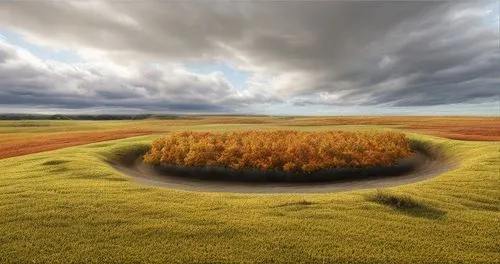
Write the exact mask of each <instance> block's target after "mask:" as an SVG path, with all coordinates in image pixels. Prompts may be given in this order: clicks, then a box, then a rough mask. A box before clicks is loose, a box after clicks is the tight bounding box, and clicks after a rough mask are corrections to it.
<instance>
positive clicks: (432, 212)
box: [366, 190, 446, 220]
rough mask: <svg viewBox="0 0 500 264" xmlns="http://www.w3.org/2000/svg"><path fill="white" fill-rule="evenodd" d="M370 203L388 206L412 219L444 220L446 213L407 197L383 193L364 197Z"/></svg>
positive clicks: (379, 192) (378, 192)
mask: <svg viewBox="0 0 500 264" xmlns="http://www.w3.org/2000/svg"><path fill="white" fill-rule="evenodd" d="M366 199H367V200H368V201H370V202H375V203H378V204H381V205H385V206H389V207H391V208H392V209H394V210H396V211H398V212H401V213H404V214H406V215H409V216H413V217H422V218H427V219H432V220H440V219H444V217H445V216H446V211H444V210H441V209H438V208H434V207H432V206H429V205H426V204H425V203H423V202H420V201H417V200H415V199H414V198H412V197H410V196H408V195H397V194H391V193H388V192H385V191H380V190H379V191H377V192H376V193H373V194H370V195H368V196H366Z"/></svg>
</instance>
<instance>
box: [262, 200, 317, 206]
mask: <svg viewBox="0 0 500 264" xmlns="http://www.w3.org/2000/svg"><path fill="white" fill-rule="evenodd" d="M313 204H316V203H315V202H310V201H307V200H300V201H297V202H286V203H282V204H278V205H274V206H271V207H285V206H308V205H313Z"/></svg>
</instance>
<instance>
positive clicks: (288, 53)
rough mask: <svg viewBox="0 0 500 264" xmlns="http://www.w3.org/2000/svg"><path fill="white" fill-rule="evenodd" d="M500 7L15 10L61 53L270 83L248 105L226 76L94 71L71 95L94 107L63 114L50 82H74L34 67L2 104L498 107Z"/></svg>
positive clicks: (10, 17) (50, 5) (1, 59)
mask: <svg viewBox="0 0 500 264" xmlns="http://www.w3.org/2000/svg"><path fill="white" fill-rule="evenodd" d="M495 5H496V6H495ZM497 5H498V4H497V3H495V2H474V3H472V2H428V1H414V2H409V1H403V2H392V1H391V2H378V1H373V2H372V1H368V2H364V1H359V2H358V1H354V2H337V1H335V2H282V1H277V2H238V3H235V2H232V3H223V2H212V1H211V2H205V3H200V2H197V3H193V2H191V3H185V2H184V3H178V2H143V1H141V2H106V3H102V2H91V3H90V4H83V3H75V2H3V3H0V23H1V24H3V25H5V26H6V27H9V28H12V29H15V30H18V31H21V32H24V33H25V34H27V35H28V36H34V37H37V38H39V39H41V40H43V41H44V42H46V43H48V44H49V45H55V46H62V47H69V48H72V49H80V50H84V49H88V48H92V49H95V50H98V51H101V52H104V53H105V54H106V55H107V56H109V58H110V59H111V60H113V61H114V62H116V63H128V62H130V61H134V62H141V63H144V62H147V61H151V60H154V61H168V62H171V63H185V62H192V61H220V60H222V61H225V62H228V63H230V64H232V65H234V66H235V67H238V68H241V69H245V70H248V71H250V72H251V73H252V74H253V76H252V80H258V81H257V82H255V83H250V84H249V88H248V91H245V94H244V95H241V94H238V93H236V92H234V91H233V90H231V87H230V85H229V84H228V83H227V82H225V81H224V78H223V77H222V76H219V77H213V78H209V77H206V76H205V77H203V76H199V75H191V74H188V73H183V74H180V75H179V73H176V72H173V71H170V72H169V73H165V72H162V71H163V70H160V71H158V69H156V70H155V69H151V68H148V67H143V66H140V67H137V71H138V72H139V74H138V76H136V77H135V78H124V77H120V78H117V77H116V76H115V75H113V74H110V73H102V72H100V71H99V70H95V72H93V73H92V71H93V70H92V69H91V68H88V69H86V73H85V75H84V76H80V75H79V74H80V73H72V74H74V75H75V74H76V76H74V77H72V79H71V81H70V82H78V83H79V84H78V88H74V91H73V90H72V89H69V90H70V91H72V92H73V94H74V93H77V94H78V92H81V93H82V94H85V96H90V97H91V99H88V98H84V99H82V98H80V97H71V96H72V94H71V93H70V95H68V96H70V97H71V98H74V99H75V101H71V100H66V99H65V101H64V102H65V103H62V102H51V101H50V100H55V99H54V96H51V95H59V96H58V97H60V98H62V96H65V95H64V94H65V93H66V92H67V91H68V89H66V88H64V87H59V88H57V89H56V88H53V87H50V88H49V87H48V86H46V85H45V84H46V82H47V81H48V80H47V79H50V81H51V82H52V81H67V80H65V79H63V80H60V79H58V78H63V77H60V74H54V73H53V72H51V71H50V70H47V69H44V70H41V69H38V68H29V67H27V68H25V69H23V70H22V71H16V72H15V73H14V72H12V69H7V68H4V69H3V70H0V77H1V76H11V78H7V80H3V81H1V83H0V85H1V86H0V92H2V93H4V96H5V97H4V98H10V99H9V100H11V102H12V101H16V100H18V101H19V102H23V101H24V102H25V100H28V99H27V98H30V96H33V98H35V97H36V98H38V99H39V98H43V97H44V95H45V94H48V97H49V99H50V100H49V99H48V101H47V103H51V104H58V103H59V104H64V105H65V106H67V107H71V105H74V107H77V106H80V105H81V106H82V107H84V106H87V105H92V103H91V102H94V103H95V104H104V105H109V106H120V105H122V106H126V107H143V108H148V107H151V108H155V109H156V108H161V107H165V108H166V109H168V108H169V107H170V106H172V107H174V106H173V105H174V104H173V102H182V105H185V106H186V108H188V107H195V106H197V105H199V106H200V107H202V108H203V107H206V108H207V109H211V107H213V108H215V109H217V110H219V107H220V105H221V103H225V105H226V106H225V107H224V108H223V109H221V110H223V111H224V110H230V109H231V107H241V105H251V104H252V103H256V102H290V103H293V104H296V105H310V104H324V105H358V104H373V105H380V104H383V105H391V106H425V105H441V104H455V103H467V102H487V101H491V100H496V99H497V97H496V96H497V95H498V86H499V84H500V78H499V69H500V50H499V49H500V48H499V45H500V44H499V26H498V13H488V10H489V9H491V8H493V10H495V8H498V6H497ZM493 12H495V11H493ZM496 12H498V11H496ZM495 19H496V20H495ZM3 54H6V53H2V51H1V50H0V63H5V58H6V55H3ZM0 65H1V64H0ZM0 69H1V68H0ZM64 74H66V75H68V74H70V73H69V71H65V72H64ZM14 75H16V76H18V77H15V78H14V77H12V76H14ZM21 76H24V77H22V78H21ZM47 76H51V77H47ZM13 78H14V79H13ZM80 79H82V80H83V81H76V80H80ZM7 85H9V86H8V87H11V88H10V90H9V91H8V92H6V91H4V90H5V89H6V88H5V87H7ZM44 85H45V86H44ZM13 87H14V88H13ZM139 87H140V88H139ZM2 90H3V91H2ZM83 91H86V93H84V92H83ZM166 91H168V92H166ZM5 93H8V96H7V95H6V94H5ZM88 94H90V95H88ZM85 96H84V97H85ZM14 97H15V98H14ZM16 98H17V99H16ZM135 98H144V103H138V104H137V103H135V100H134V99H135ZM167 98H168V99H167ZM221 98H222V99H221ZM86 100H88V102H87V101H86ZM38 102H39V103H40V101H38ZM0 103H1V102H0ZM3 103H6V99H3ZM177 108H179V107H177ZM200 110H203V109H200Z"/></svg>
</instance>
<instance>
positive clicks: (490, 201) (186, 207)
mask: <svg viewBox="0 0 500 264" xmlns="http://www.w3.org/2000/svg"><path fill="white" fill-rule="evenodd" d="M199 129H200V130H204V129H207V128H206V127H204V128H199ZM209 129H210V130H226V129H228V127H226V126H222V125H219V126H217V127H216V126H213V127H211V128H209ZM238 129H240V128H238ZM262 129H272V128H269V127H262ZM302 129H303V130H313V129H322V128H318V127H315V128H311V127H303V128H302ZM370 129H372V128H370ZM154 138H157V136H141V137H135V138H129V139H121V140H113V141H106V142H100V143H94V144H89V145H82V146H75V147H70V148H64V149H60V150H56V151H50V152H43V153H38V154H31V155H26V156H19V157H12V158H6V159H0V168H2V169H1V170H0V263H235V262H236V263H292V262H293V263H498V259H500V253H499V250H498V249H499V248H500V240H499V239H498V237H500V224H499V220H498V219H500V188H499V182H500V171H499V168H500V160H499V145H498V144H497V143H491V142H490V143H487V142H464V141H457V140H449V139H441V138H437V137H431V136H422V135H417V134H411V135H410V138H411V139H414V140H420V141H423V142H427V143H431V144H433V145H434V146H436V147H438V148H440V149H442V151H444V152H445V153H446V154H447V155H448V156H449V157H450V158H452V159H453V160H455V161H456V162H457V163H459V165H458V167H457V169H454V170H453V171H449V172H446V173H443V174H442V175H440V176H438V177H435V178H432V179H430V180H427V181H424V182H419V183H414V184H409V185H403V186H399V187H394V188H389V189H384V190H378V191H377V190H365V191H353V192H345V193H330V194H234V193H233V194H232V193H203V192H187V191H177V190H170V189H166V188H158V187H149V186H143V185H139V184H136V183H134V182H133V181H131V180H130V179H129V178H127V177H126V176H124V175H121V174H120V173H118V172H116V171H114V170H113V169H112V168H111V167H110V165H108V164H107V163H106V162H105V161H106V160H109V159H116V158H118V157H120V156H122V155H125V154H126V153H129V151H130V150H131V149H140V148H142V149H146V148H148V147H149V144H150V142H151V141H152V140H153V139H154Z"/></svg>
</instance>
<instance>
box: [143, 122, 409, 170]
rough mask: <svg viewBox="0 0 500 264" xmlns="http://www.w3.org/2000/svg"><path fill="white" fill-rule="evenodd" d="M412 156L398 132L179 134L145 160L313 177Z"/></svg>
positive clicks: (160, 143)
mask: <svg viewBox="0 0 500 264" xmlns="http://www.w3.org/2000/svg"><path fill="white" fill-rule="evenodd" d="M410 155H411V152H410V147H409V143H408V140H407V139H406V137H405V135H404V134H402V133H396V132H381V133H366V132H364V133H363V132H344V131H334V132H297V131H269V132H267V131H266V132H263V131H246V132H226V133H219V134H214V133H208V132H182V133H174V134H171V135H168V136H166V137H163V138H160V139H157V140H155V141H154V142H153V145H152V148H151V150H150V152H149V153H147V154H146V155H145V157H144V161H145V162H146V163H150V164H156V165H160V164H162V165H174V166H181V167H225V168H232V169H259V170H277V171H285V172H313V171H319V170H327V169H331V168H347V167H351V168H353V167H370V166H379V165H392V164H395V163H396V162H397V161H398V160H400V159H403V158H407V157H409V156H410Z"/></svg>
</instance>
